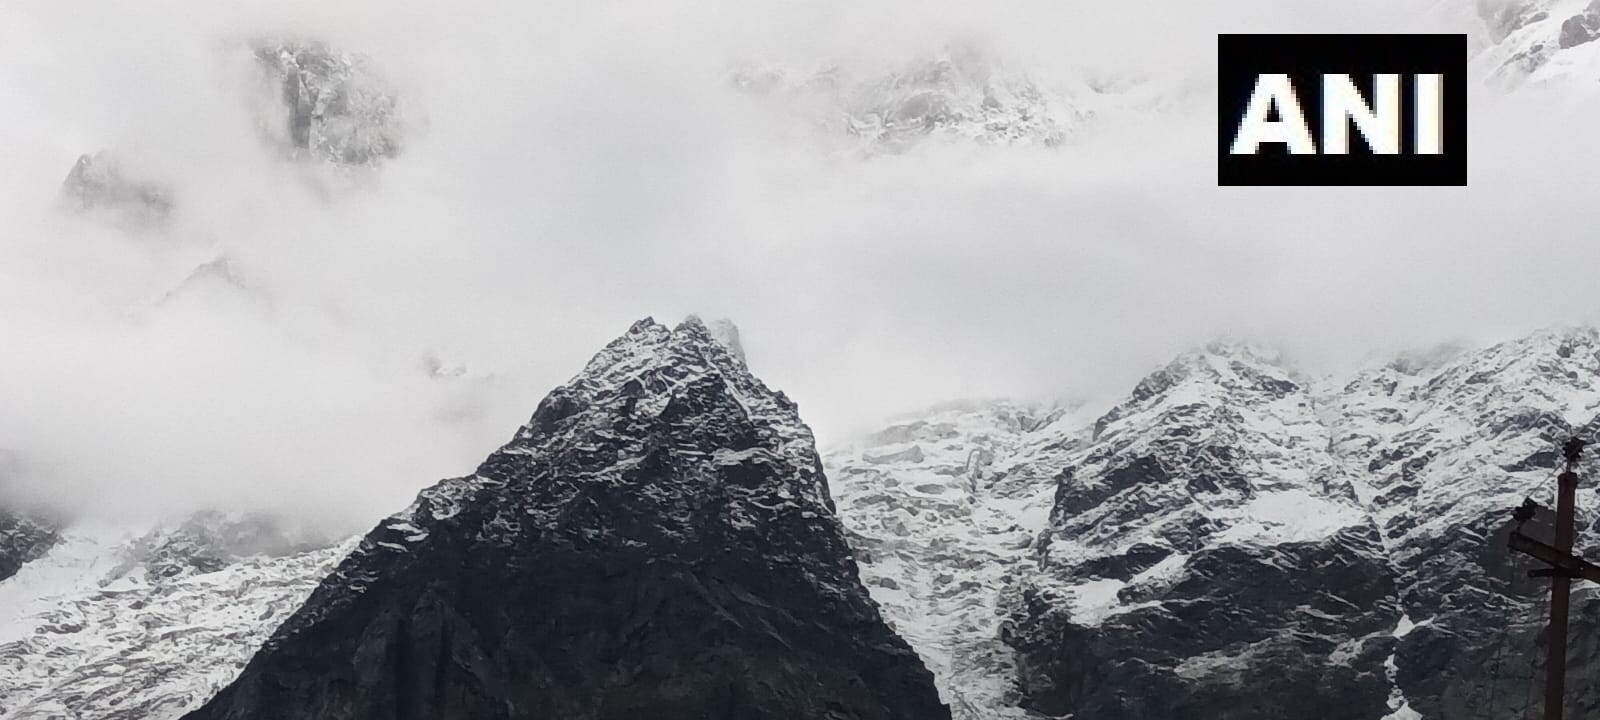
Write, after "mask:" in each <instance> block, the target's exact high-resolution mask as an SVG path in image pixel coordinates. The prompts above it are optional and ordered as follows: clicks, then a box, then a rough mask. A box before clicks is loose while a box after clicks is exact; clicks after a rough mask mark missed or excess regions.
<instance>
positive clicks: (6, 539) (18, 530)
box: [0, 508, 60, 580]
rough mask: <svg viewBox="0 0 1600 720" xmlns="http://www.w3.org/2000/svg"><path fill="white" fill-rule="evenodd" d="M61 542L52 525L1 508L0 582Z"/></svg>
mask: <svg viewBox="0 0 1600 720" xmlns="http://www.w3.org/2000/svg"><path fill="white" fill-rule="evenodd" d="M58 540H60V534H59V533H58V531H57V528H56V527H55V525H54V524H53V523H50V522H47V521H45V520H44V519H42V518H37V517H33V516H29V515H23V514H19V513H15V512H11V511H9V510H6V509H5V508H0V580H5V579H6V578H8V577H11V576H12V575H15V574H17V571H18V570H20V569H22V566H23V564H24V563H27V562H29V561H31V560H35V559H38V558H39V557H40V556H42V555H44V554H45V553H46V552H48V551H49V550H50V548H51V547H52V546H54V545H55V544H56V541H58Z"/></svg>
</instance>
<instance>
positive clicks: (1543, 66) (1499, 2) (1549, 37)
mask: <svg viewBox="0 0 1600 720" xmlns="http://www.w3.org/2000/svg"><path fill="white" fill-rule="evenodd" d="M1456 2H1457V3H1458V4H1459V5H1458V7H1459V6H1465V5H1467V4H1468V3H1467V2H1466V0H1456ZM1476 9H1477V11H1478V13H1477V14H1478V20H1479V22H1480V23H1481V25H1480V27H1481V31H1479V32H1476V33H1473V37H1474V39H1475V41H1476V42H1475V45H1477V47H1476V48H1475V50H1474V53H1475V54H1474V57H1473V60H1472V66H1473V69H1474V70H1475V71H1476V72H1478V73H1479V74H1480V75H1481V76H1482V77H1483V78H1484V79H1485V81H1486V82H1487V83H1489V85H1490V86H1492V87H1497V88H1500V89H1506V90H1510V89H1516V88H1521V87H1539V86H1554V87H1558V88H1560V90H1561V91H1562V92H1565V93H1572V92H1589V91H1591V89H1592V87H1593V86H1594V84H1595V83H1596V82H1597V81H1600V43H1597V42H1595V41H1596V40H1597V39H1600V3H1597V2H1594V1H1593V0H1476Z"/></svg>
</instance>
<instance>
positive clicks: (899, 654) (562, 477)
mask: <svg viewBox="0 0 1600 720" xmlns="http://www.w3.org/2000/svg"><path fill="white" fill-rule="evenodd" d="M857 573H858V571H857V568H856V563H855V561H854V560H853V559H852V557H851V554H850V549H849V547H848V546H847V545H846V544H845V539H844V534H843V531H842V529H841V528H840V526H839V523H838V520H837V519H836V518H835V515H834V507H833V502H832V500H831V499H830V498H829V495H828V490H827V486H826V484H825V481H824V479H823V475H822V467H821V464H820V462H819V460H818V457H817V455H816V452H815V450H814V448H813V444H812V439H811V433H810V431H809V430H808V429H807V428H806V426H805V425H804V424H803V423H801V422H800V420H799V417H798V415H797V413H796V410H795V406H794V404H793V403H792V402H790V401H789V400H788V398H786V397H785V396H783V395H782V394H781V393H775V392H773V391H771V390H768V389H767V388H766V387H765V386H764V385H762V384H761V383H760V382H759V381H758V380H756V379H755V378H754V377H752V376H751V375H750V374H749V371H748V370H747V369H746V368H745V367H744V365H743V363H742V362H741V361H740V360H739V359H738V358H737V357H735V356H734V355H732V354H731V353H730V352H729V351H728V350H727V348H726V347H724V346H723V345H722V344H721V343H719V342H717V341H716V340H715V339H713V337H712V335H711V333H710V332H709V331H708V330H707V329H706V327H705V326H704V325H703V324H701V323H700V322H699V321H698V320H693V319H691V320H690V321H686V322H685V323H683V324H682V325H679V326H678V327H676V328H672V329H669V328H667V327H664V326H662V325H659V324H656V323H654V322H652V321H648V320H646V321H642V322H640V323H637V324H636V325H635V326H634V327H633V328H631V329H630V330H629V331H628V333H627V334H626V335H624V336H623V337H621V338H619V339H618V340H616V341H615V342H613V343H612V344H611V345H609V346H608V347H607V348H606V349H605V350H604V351H602V352H601V353H600V354H599V355H597V356H596V357H595V358H594V360H593V361H591V362H590V364H589V365H588V367H587V368H585V370H584V371H583V372H582V373H581V374H580V375H578V376H577V377H576V378H574V379H573V381H572V382H570V383H569V384H567V385H565V386H563V387H561V388H558V389H556V390H555V391H554V392H552V393H551V394H550V395H549V396H548V397H547V398H545V400H544V401H543V402H542V403H540V406H539V409H538V411H537V412H535V413H534V415H533V418H532V419H531V420H530V421H529V423H528V424H527V425H526V426H524V427H523V428H522V429H521V430H520V431H518V433H517V434H516V436H515V437H514V438H513V439H512V441H511V442H510V443H508V444H507V445H506V446H505V447H503V448H501V449H500V450H499V451H497V452H496V453H494V454H493V455H491V456H490V457H489V458H488V459H487V460H486V461H485V462H484V463H483V464H482V465H481V466H480V467H479V468H478V470H477V472H476V473H474V474H473V475H471V476H467V477H462V478H456V479H451V480H446V481H443V482H441V483H439V484H438V485H436V486H434V487H433V488H430V489H429V490H426V491H424V492H423V493H422V494H421V495H420V496H419V497H418V499H417V502H416V503H415V504H414V505H413V506H412V507H410V508H408V509H407V510H405V511H403V512H401V513H400V514H398V515H396V516H394V517H392V518H390V519H389V520H387V521H385V522H384V523H383V524H381V525H380V526H379V527H377V528H376V529H374V530H373V531H372V532H371V533H370V534H369V535H368V536H367V537H366V538H364V539H363V540H362V541H361V543H360V546H359V547H358V548H357V549H356V550H355V552H354V553H352V554H351V555H350V557H349V558H348V559H346V560H345V562H343V563H342V564H341V565H340V566H339V568H338V569H337V570H336V571H335V572H334V573H333V574H332V575H330V576H329V577H328V578H327V579H326V580H325V581H324V582H323V584H322V585H321V587H319V588H318V589H317V590H316V591H315V592H314V593H313V595H312V597H311V599H310V600H309V601H307V603H306V605H305V606H304V607H302V608H301V609H300V610H299V611H298V612H296V613H295V614H294V616H293V617H292V618H291V619H290V620H289V621H287V622H286V623H284V625H283V626H282V627H280V628H279V630H278V631H277V632H276V633H275V634H274V635H273V637H272V638H271V640H269V641H268V642H267V644H266V646H265V647H264V648H263V650H262V651H261V652H260V653H259V654H257V655H256V657H255V658H254V659H253V660H252V661H251V662H250V664H249V665H248V666H247V667H246V668H245V670H244V671H243V673H242V674H241V675H240V676H239V678H238V679H237V680H236V681H235V682H234V683H233V684H232V685H230V686H229V687H228V688H227V689H225V690H223V691H222V693H221V694H219V695H218V696H217V697H216V698H215V699H213V700H212V701H211V702H209V703H207V704H206V705H205V706H204V707H202V708H201V709H199V710H197V711H196V712H194V713H192V714H190V715H189V716H187V717H189V718H192V719H195V720H202V719H209V718H217V719H221V718H230V719H239V718H313V717H315V718H328V719H336V718H369V717H395V718H474V719H479V718H508V719H509V718H549V717H560V718H568V719H581V718H596V719H599V718H616V719H618V720H620V719H622V718H640V717H650V718H659V719H661V720H672V719H674V718H682V719H683V720H690V719H691V718H692V719H694V720H717V719H727V720H734V719H738V720H754V719H760V718H772V719H774V720H776V719H778V718H784V719H788V718H834V719H839V720H843V719H846V718H862V719H866V718H884V719H889V718H906V719H910V718H916V719H918V720H923V719H926V718H940V717H949V710H948V709H947V708H945V706H944V705H943V704H941V703H940V701H939V699H938V697H937V695H936V692H935V689H934V686H933V682H932V677H931V675H930V674H929V672H928V671H927V670H926V669H925V668H924V667H923V665H922V663H921V661H920V660H918V658H917V656H916V655H915V654H914V653H913V652H912V651H911V649H910V648H909V647H908V646H907V645H906V643H905V642H904V641H903V640H901V639H900V638H899V637H897V636H896V635H894V634H893V633H892V632H891V631H890V630H889V629H888V627H887V626H886V625H885V624H884V623H883V621H882V619H881V617H880V616H879V613H878V609H877V606H876V605H874V604H873V602H872V601H871V600H870V599H869V597H868V595H867V593H866V591H865V589H864V588H863V587H862V586H861V584H860V580H859V578H858V574H857Z"/></svg>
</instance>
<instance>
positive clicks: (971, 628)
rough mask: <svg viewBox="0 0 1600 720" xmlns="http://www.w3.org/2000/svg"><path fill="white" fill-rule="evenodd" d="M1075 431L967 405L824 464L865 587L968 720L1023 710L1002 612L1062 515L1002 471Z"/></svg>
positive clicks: (1016, 411) (1061, 416)
mask: <svg viewBox="0 0 1600 720" xmlns="http://www.w3.org/2000/svg"><path fill="white" fill-rule="evenodd" d="M1071 423H1072V416H1071V415H1070V414H1069V412H1068V411H1067V410H1066V409H1064V408H1055V407H1035V406H1027V405H1019V404H1014V403H1009V402H974V403H959V404H954V405H949V406H945V407H941V408H937V409H934V410H932V411H930V412H928V413H926V414H919V415H918V416H917V417H916V418H914V419H909V420H907V421H906V422H903V423H899V424H895V425H892V426H890V427H887V428H885V429H883V430H881V431H879V432H877V433H874V434H872V435H871V436H868V437H866V438H863V439H861V440H859V441H857V442H854V443H851V444H849V445H847V446H844V447H840V448H838V449H835V450H834V451H832V452H829V453H827V454H826V455H825V456H824V459H823V461H824V463H825V466H826V467H827V470H828V477H829V481H830V485H831V487H832V489H833V493H834V498H835V500H836V501H837V502H838V504H839V515H840V517H841V519H842V520H843V521H844V523H845V527H846V529H847V530H848V532H849V539H850V542H851V545H852V546H853V547H854V548H855V552H856V559H857V560H858V561H859V562H860V563H861V568H862V571H861V573H862V579H863V581H864V582H866V584H867V587H868V589H869V590H870V591H871V592H872V598H873V599H874V600H876V601H877V602H878V603H879V604H880V605H882V606H883V612H884V615H885V616H886V617H887V618H888V619H889V621H890V623H891V624H892V625H893V626H894V628H895V630H896V631H897V632H899V633H900V634H901V635H902V636H904V637H905V638H906V639H907V640H908V641H910V642H911V644H912V646H913V647H915V648H916V649H917V651H918V652H919V653H921V654H922V657H923V660H924V661H925V662H926V663H927V664H928V667H929V669H931V670H933V672H934V675H935V677H936V678H937V679H938V682H939V690H940V693H941V694H942V695H943V696H944V698H945V701H946V702H948V703H949V704H950V705H951V708H952V709H953V710H954V711H955V713H956V717H957V718H958V719H961V720H984V719H986V718H999V717H1003V716H1018V713H1019V712H1020V711H1017V710H1016V709H1015V708H1014V705H1015V702H1016V697H1015V693H1014V692H1012V691H1011V686H1012V682H1011V677H1012V675H1013V674H1014V669H1013V668H1012V665H1011V653H1010V651H1009V650H1008V649H1006V648H1005V647H1004V646H1003V645H1002V644H1001V643H1000V636H999V623H1000V613H999V610H998V608H997V606H996V603H997V602H998V600H999V599H1000V589H1001V588H1002V587H1004V586H1005V585H1006V584H1007V583H1008V582H1010V580H1011V578H1012V577H1013V575H1014V574H1015V572H1016V570H1017V568H1018V567H1019V564H1020V563H1022V562H1023V561H1025V560H1026V558H1027V557H1028V547H1029V546H1030V545H1031V544H1032V543H1033V539H1034V537H1035V536H1036V535H1037V534H1038V532H1039V530H1040V529H1042V528H1043V526H1044V521H1045V517H1046V516H1047V515H1048V513H1049V511H1050V496H1051V490H1052V488H1051V487H1050V486H1049V485H1048V484H1045V483H1031V484H1030V483H1020V484H1019V483H1014V482H1011V483H1007V482H1002V480H1003V479H1004V478H1006V476H1007V475H1006V469H1004V468H1001V467H997V465H996V464H997V463H1001V462H1003V463H1006V464H1014V463H1019V462H1025V460H1024V459H1025V458H1028V457H1031V456H1030V455H1029V454H1028V453H1029V451H1030V450H1037V449H1038V446H1040V445H1048V444H1049V442H1051V441H1052V440H1053V439H1055V438H1058V437H1060V435H1061V429H1062V428H1063V427H1068V426H1070V425H1071Z"/></svg>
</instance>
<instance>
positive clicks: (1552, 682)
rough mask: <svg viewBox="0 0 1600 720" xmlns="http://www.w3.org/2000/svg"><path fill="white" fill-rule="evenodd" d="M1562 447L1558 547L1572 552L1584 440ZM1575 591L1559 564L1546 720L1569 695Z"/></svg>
mask: <svg viewBox="0 0 1600 720" xmlns="http://www.w3.org/2000/svg"><path fill="white" fill-rule="evenodd" d="M1562 451H1563V452H1564V454H1565V455H1566V459H1567V469H1566V471H1565V472H1563V473H1561V477H1560V478H1559V480H1558V485H1559V494H1558V499H1557V500H1556V537H1555V540H1556V550H1559V551H1560V552H1561V553H1562V554H1565V555H1571V554H1572V536H1573V527H1572V526H1573V518H1572V516H1573V506H1574V504H1575V503H1576V496H1577V491H1578V473H1577V472H1576V471H1575V468H1577V466H1578V456H1579V455H1580V454H1581V453H1582V452H1583V441H1582V440H1579V439H1577V438H1573V439H1572V440H1569V441H1567V444H1566V446H1565V447H1563V448H1562ZM1571 591H1572V574H1571V573H1569V572H1565V571H1563V570H1561V569H1560V568H1557V569H1556V572H1555V574H1554V576H1553V577H1551V578H1550V659H1549V661H1548V662H1547V663H1546V664H1545V678H1544V720H1561V710H1562V698H1563V697H1564V696H1565V695H1566V681H1567V601H1568V600H1569V599H1570V596H1571Z"/></svg>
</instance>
